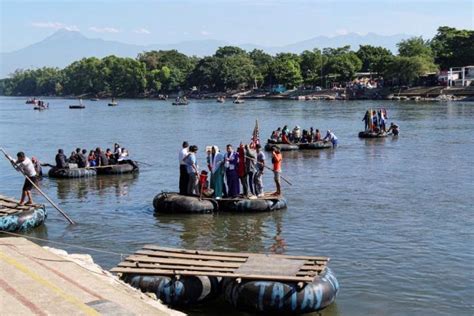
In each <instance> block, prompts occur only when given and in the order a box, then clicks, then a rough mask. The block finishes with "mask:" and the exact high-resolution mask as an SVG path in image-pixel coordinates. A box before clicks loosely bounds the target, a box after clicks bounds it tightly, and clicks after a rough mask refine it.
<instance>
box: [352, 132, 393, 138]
mask: <svg viewBox="0 0 474 316" xmlns="http://www.w3.org/2000/svg"><path fill="white" fill-rule="evenodd" d="M387 136H388V134H387V133H385V132H381V133H380V132H378V133H376V132H371V131H362V132H359V138H385V137H387Z"/></svg>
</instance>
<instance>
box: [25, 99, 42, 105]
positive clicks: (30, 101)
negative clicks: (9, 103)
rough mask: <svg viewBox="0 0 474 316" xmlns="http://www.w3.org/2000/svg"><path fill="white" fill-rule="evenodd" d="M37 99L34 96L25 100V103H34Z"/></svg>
mask: <svg viewBox="0 0 474 316" xmlns="http://www.w3.org/2000/svg"><path fill="white" fill-rule="evenodd" d="M38 101H39V100H38V99H36V98H32V99H28V100H26V102H25V103H26V104H36V103H37V102H38Z"/></svg>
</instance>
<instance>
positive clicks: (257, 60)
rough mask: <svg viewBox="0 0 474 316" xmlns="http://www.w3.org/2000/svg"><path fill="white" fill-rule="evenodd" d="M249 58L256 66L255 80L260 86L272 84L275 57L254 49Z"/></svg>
mask: <svg viewBox="0 0 474 316" xmlns="http://www.w3.org/2000/svg"><path fill="white" fill-rule="evenodd" d="M249 57H250V59H251V60H252V63H253V64H254V66H255V79H256V80H257V83H258V86H262V85H270V84H271V65H272V62H273V57H272V56H271V55H270V54H267V53H265V52H264V51H263V50H261V49H254V50H252V51H251V52H250V53H249Z"/></svg>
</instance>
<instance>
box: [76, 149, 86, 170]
mask: <svg viewBox="0 0 474 316" xmlns="http://www.w3.org/2000/svg"><path fill="white" fill-rule="evenodd" d="M77 166H78V167H79V168H85V167H87V150H85V149H83V150H82V153H81V152H79V153H78V154H77Z"/></svg>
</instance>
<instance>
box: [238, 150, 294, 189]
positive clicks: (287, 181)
mask: <svg viewBox="0 0 474 316" xmlns="http://www.w3.org/2000/svg"><path fill="white" fill-rule="evenodd" d="M245 157H246V158H248V159H250V160H253V161H255V162H256V163H258V164H260V165H263V167H264V168H267V169H268V170H271V171H273V169H272V168H270V167H267V166H266V165H264V164H263V163H261V162H259V161H257V159H255V158H252V157H249V156H245ZM280 178H282V179H283V180H284V181H285V182H286V183H288V184H289V185H293V183H291V182H290V181H289V180H288V179H286V178H285V177H283V176H282V175H280Z"/></svg>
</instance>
